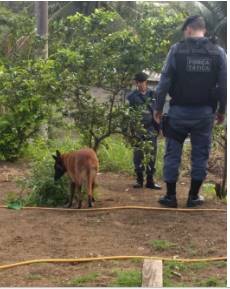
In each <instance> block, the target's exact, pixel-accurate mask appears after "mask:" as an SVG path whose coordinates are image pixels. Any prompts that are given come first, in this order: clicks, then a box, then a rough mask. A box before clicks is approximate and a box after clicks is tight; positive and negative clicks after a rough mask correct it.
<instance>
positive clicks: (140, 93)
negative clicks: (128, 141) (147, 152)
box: [127, 72, 161, 190]
mask: <svg viewBox="0 0 230 289" xmlns="http://www.w3.org/2000/svg"><path fill="white" fill-rule="evenodd" d="M147 78H148V75H147V74H145V73H143V72H141V73H137V74H136V75H135V78H134V80H135V82H136V86H137V89H136V90H134V91H133V92H131V93H130V94H129V95H128V97H127V99H128V101H129V105H130V107H133V108H134V109H135V108H140V107H141V108H143V113H142V124H143V126H144V128H145V130H146V134H145V135H144V134H142V133H140V132H137V133H136V137H137V138H140V139H142V140H150V141H151V142H152V147H153V150H152V152H151V160H150V161H149V163H148V164H147V166H146V175H147V178H146V188H150V189H155V190H159V189H161V187H160V186H159V185H157V184H156V183H155V182H154V179H153V176H154V173H155V162H156V153H157V136H158V134H159V125H158V124H157V123H156V122H155V121H154V118H153V111H154V107H155V96H154V93H153V91H152V90H150V89H148V87H147ZM134 130H135V128H134ZM137 143H138V142H137ZM143 159H144V152H143V150H142V149H141V148H140V147H139V146H138V144H137V145H136V146H135V148H134V156H133V161H134V166H135V173H136V179H137V183H136V184H135V185H134V188H142V187H143V183H144V170H145V167H144V165H143Z"/></svg>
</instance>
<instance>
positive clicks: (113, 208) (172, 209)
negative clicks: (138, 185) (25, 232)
mask: <svg viewBox="0 0 230 289" xmlns="http://www.w3.org/2000/svg"><path fill="white" fill-rule="evenodd" d="M0 208H5V209H9V208H8V207H7V206H0ZM20 209H28V210H31V209H32V210H50V211H68V212H69V211H74V212H95V211H112V210H124V209H135V210H137V209H138V210H151V211H174V212H186V213H189V212H224V213H225V212H227V210H226V209H190V208H189V209H177V208H175V209H174V208H160V207H145V206H117V207H104V208H88V209H70V208H48V207H22V208H20Z"/></svg>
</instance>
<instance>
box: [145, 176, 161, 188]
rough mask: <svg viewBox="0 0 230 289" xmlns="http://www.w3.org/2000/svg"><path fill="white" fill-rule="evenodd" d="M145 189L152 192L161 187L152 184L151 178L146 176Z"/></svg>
mask: <svg viewBox="0 0 230 289" xmlns="http://www.w3.org/2000/svg"><path fill="white" fill-rule="evenodd" d="M145 187H146V188H148V189H153V190H161V186H159V185H158V184H156V183H155V182H154V180H153V177H152V176H147V180H146V185H145Z"/></svg>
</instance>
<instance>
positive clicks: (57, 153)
mask: <svg viewBox="0 0 230 289" xmlns="http://www.w3.org/2000/svg"><path fill="white" fill-rule="evenodd" d="M56 156H57V157H58V158H59V157H60V156H61V153H60V152H59V151H58V150H56Z"/></svg>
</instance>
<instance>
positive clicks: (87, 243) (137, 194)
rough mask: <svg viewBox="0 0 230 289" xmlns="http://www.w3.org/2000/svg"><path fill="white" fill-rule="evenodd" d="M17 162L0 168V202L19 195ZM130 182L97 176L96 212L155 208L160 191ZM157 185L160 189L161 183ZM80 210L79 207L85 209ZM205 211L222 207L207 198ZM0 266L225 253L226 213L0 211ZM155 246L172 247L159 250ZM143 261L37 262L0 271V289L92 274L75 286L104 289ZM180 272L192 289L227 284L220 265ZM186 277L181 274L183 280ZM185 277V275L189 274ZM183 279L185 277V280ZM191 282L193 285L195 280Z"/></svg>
mask: <svg viewBox="0 0 230 289" xmlns="http://www.w3.org/2000/svg"><path fill="white" fill-rule="evenodd" d="M27 169H28V168H27V165H26V164H24V163H17V164H10V163H4V162H2V163H0V203H1V204H3V200H4V199H5V197H6V194H7V193H8V192H12V191H15V192H19V191H20V190H19V188H18V186H17V184H16V183H15V178H16V176H22V175H24V174H26V171H27ZM132 183H133V178H132V177H130V176H126V175H120V174H112V173H102V174H100V175H99V176H98V187H97V189H96V190H97V200H96V204H95V207H110V206H121V205H143V206H159V205H158V202H157V200H158V198H159V196H160V195H162V194H163V193H164V189H163V190H162V191H153V190H149V189H143V190H137V189H133V188H132ZM162 185H163V184H162ZM188 186H189V180H188V179H186V178H183V179H182V180H181V184H180V185H179V186H178V201H179V206H180V207H185V203H186V199H187V192H188ZM85 205H86V204H85ZM203 207H204V208H226V205H225V204H224V203H223V202H221V201H219V200H216V199H207V201H206V203H205V204H204V206H203ZM0 219H1V226H0V235H1V238H0V260H1V264H9V263H14V262H17V261H23V260H30V259H41V258H76V257H92V256H115V255H153V256H169V257H171V256H178V257H181V258H182V257H183V258H205V257H217V256H225V255H226V230H227V228H226V227H227V222H226V214H225V213H215V212H195V213H192V212H190V213H187V212H186V213H179V212H156V211H141V210H119V211H104V212H77V211H69V212H68V211H62V212H57V211H54V212H53V211H37V210H34V211H33V210H19V211H15V210H7V209H0ZM154 240H167V241H168V242H171V243H172V244H174V245H173V246H171V247H169V248H166V249H163V250H159V249H157V248H155V247H154V246H153V245H152V241H154ZM141 266H142V262H134V261H119V262H118V261H109V262H92V263H85V264H75V265H73V264H37V265H30V266H23V267H17V268H14V269H8V270H2V271H0V286H71V284H72V286H73V283H71V282H72V281H71V280H73V278H76V277H77V276H83V275H86V274H89V273H92V272H97V274H98V276H97V277H95V280H91V281H88V282H85V283H83V284H82V286H87V285H88V286H111V284H113V280H114V278H115V273H114V272H115V271H116V270H117V269H118V268H120V269H122V270H126V271H128V270H131V269H138V270H141ZM189 272H190V273H191V272H193V271H191V270H190V271H188V272H187V273H186V272H185V273H183V274H184V275H183V274H182V275H183V276H182V277H181V278H179V279H180V280H178V281H177V278H178V276H175V277H174V278H175V280H176V281H175V282H178V284H179V283H182V282H184V281H186V282H190V283H191V284H190V283H189V284H190V285H191V286H193V284H197V283H196V282H198V281H197V280H199V278H200V281H201V280H202V279H204V278H205V277H204V276H206V277H207V278H209V277H213V276H214V277H218V278H222V279H225V278H226V266H222V267H221V266H219V267H218V265H217V266H214V265H213V267H212V266H211V267H209V268H208V269H207V268H203V269H202V270H200V271H199V272H198V273H196V274H195V275H196V276H195V277H196V278H195V277H194V278H195V279H194V278H193V279H192V277H191V276H190V275H191V274H190V273H189ZM186 274H187V275H186ZM189 274H190V275H189ZM189 276H190V277H189ZM194 280H196V281H194Z"/></svg>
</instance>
